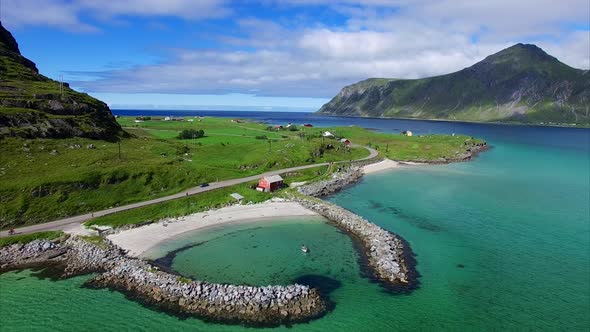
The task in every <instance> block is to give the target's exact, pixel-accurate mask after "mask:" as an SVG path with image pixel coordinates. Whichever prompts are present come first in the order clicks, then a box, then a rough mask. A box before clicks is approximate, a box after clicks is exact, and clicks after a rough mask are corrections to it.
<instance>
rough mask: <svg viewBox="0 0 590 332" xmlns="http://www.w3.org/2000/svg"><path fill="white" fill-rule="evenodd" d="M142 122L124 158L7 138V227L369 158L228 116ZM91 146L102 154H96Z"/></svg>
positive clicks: (109, 150) (115, 150) (112, 149)
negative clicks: (188, 132) (189, 134)
mask: <svg viewBox="0 0 590 332" xmlns="http://www.w3.org/2000/svg"><path fill="white" fill-rule="evenodd" d="M121 123H122V124H123V125H131V124H132V123H133V125H135V124H134V122H133V119H130V118H122V119H121ZM140 125H141V128H140V127H129V128H127V131H128V132H129V133H131V134H133V137H130V138H125V139H123V140H122V141H121V158H119V145H118V144H117V143H116V142H107V141H95V140H91V139H86V138H67V139H21V138H6V139H4V140H3V141H2V144H0V204H1V206H2V209H0V226H2V227H6V226H7V225H24V224H34V223H39V222H43V221H48V220H52V219H56V218H59V217H65V216H70V215H75V214H80V213H84V212H88V211H95V210H99V209H103V208H108V207H110V206H117V205H123V204H127V203H131V202H136V201H141V200H145V199H149V198H154V197H159V196H164V195H167V194H172V193H176V192H178V191H180V190H182V189H186V188H189V187H193V186H196V185H199V184H201V183H203V182H213V181H217V180H224V179H231V178H239V177H244V176H249V175H254V174H260V173H263V172H265V171H268V170H273V169H281V168H286V167H291V166H298V165H305V164H311V163H316V162H324V161H337V160H350V159H357V158H362V157H364V156H367V155H368V152H367V151H366V149H363V148H356V149H351V150H347V149H344V148H338V149H331V150H327V149H325V145H323V144H322V142H321V140H320V139H319V138H311V137H309V138H301V137H299V132H290V131H281V132H280V133H277V132H271V131H267V130H266V128H267V126H266V125H261V124H256V123H231V122H230V121H229V120H228V119H217V118H206V119H203V120H202V122H194V123H191V122H164V121H149V122H144V123H142V124H140ZM189 127H190V128H196V129H203V130H204V131H205V134H206V137H203V138H200V139H197V140H194V141H193V140H192V139H189V140H179V139H177V138H176V137H177V136H178V133H179V132H180V131H181V130H183V129H186V128H189ZM256 136H259V138H256ZM260 136H267V137H268V138H269V139H260ZM269 142H270V143H269ZM91 144H92V145H93V146H94V147H95V148H94V149H88V147H89V146H91Z"/></svg>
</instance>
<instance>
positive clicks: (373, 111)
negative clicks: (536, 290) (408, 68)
mask: <svg viewBox="0 0 590 332" xmlns="http://www.w3.org/2000/svg"><path fill="white" fill-rule="evenodd" d="M589 108H590V73H589V71H588V70H580V69H575V68H572V67H569V66H568V65H566V64H564V63H562V62H560V61H559V60H557V59H556V58H554V57H552V56H550V55H549V54H547V53H545V52H544V51H543V50H542V49H540V48H539V47H537V46H535V45H524V44H517V45H514V46H512V47H509V48H507V49H505V50H502V51H500V52H498V53H496V54H493V55H490V56H488V57H487V58H485V59H484V60H483V61H481V62H478V63H476V64H475V65H473V66H471V67H468V68H465V69H463V70H460V71H458V72H455V73H452V74H447V75H442V76H436V77H429V78H422V79H413V80H410V79H387V78H371V79H367V80H364V81H361V82H359V83H356V84H353V85H349V86H346V87H344V88H343V89H342V90H341V91H340V93H339V94H338V95H337V96H336V97H334V98H333V99H332V100H331V101H330V102H328V103H327V104H325V105H324V106H322V108H321V109H320V110H319V113H321V114H330V115H341V116H367V117H395V118H419V119H444V120H460V121H461V120H462V121H494V122H521V123H555V124H564V123H567V124H571V123H576V124H583V125H589V124H590V109H589Z"/></svg>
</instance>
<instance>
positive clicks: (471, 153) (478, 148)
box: [408, 142, 490, 164]
mask: <svg viewBox="0 0 590 332" xmlns="http://www.w3.org/2000/svg"><path fill="white" fill-rule="evenodd" d="M489 148H490V147H489V145H488V144H487V142H483V143H474V144H473V145H471V146H469V147H468V148H467V149H465V152H463V153H458V152H457V154H455V155H454V156H444V157H440V158H438V159H435V160H426V159H412V160H408V161H409V162H416V163H422V164H450V163H457V162H462V161H470V160H471V159H473V158H474V157H476V156H477V155H478V154H479V153H480V152H483V151H486V150H488V149H489Z"/></svg>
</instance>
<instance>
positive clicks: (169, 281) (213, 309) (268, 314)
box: [0, 238, 328, 326]
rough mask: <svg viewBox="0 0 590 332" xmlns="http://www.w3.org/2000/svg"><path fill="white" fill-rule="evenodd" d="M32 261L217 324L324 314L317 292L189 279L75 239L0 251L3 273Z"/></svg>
mask: <svg viewBox="0 0 590 332" xmlns="http://www.w3.org/2000/svg"><path fill="white" fill-rule="evenodd" d="M105 241H106V240H105ZM33 263H35V264H58V263H59V264H63V265H64V270H63V275H62V277H69V276H74V275H78V274H86V273H89V272H96V273H98V275H97V276H96V277H94V278H93V279H90V280H89V281H88V282H87V286H91V287H99V288H103V287H104V288H111V289H116V290H120V291H122V292H125V293H126V294H129V295H130V296H131V297H132V298H134V299H139V300H141V301H143V302H144V303H147V304H150V305H152V306H156V307H158V308H161V309H164V310H169V311H171V312H173V313H176V314H185V315H192V316H196V317H199V318H203V319H206V320H211V321H216V322H226V323H239V324H246V325H263V326H275V325H279V324H291V323H296V322H304V321H308V320H310V319H313V318H316V317H320V316H322V315H323V314H325V312H326V311H327V310H328V305H327V302H326V300H325V299H323V298H322V297H321V296H320V293H319V291H318V290H316V289H312V288H310V287H308V286H305V285H298V284H294V285H288V286H265V287H252V286H236V285H227V284H215V283H208V282H206V281H193V280H189V279H186V278H183V277H181V276H177V275H174V274H171V273H168V272H164V271H159V270H158V268H157V267H155V266H152V265H150V264H149V263H147V262H145V261H143V260H140V259H137V258H131V257H128V256H126V255H125V254H124V252H123V251H121V250H120V248H118V247H116V246H113V245H111V244H110V243H107V242H105V244H104V246H101V247H99V246H97V245H94V244H91V243H88V242H86V241H84V240H81V239H78V238H72V239H68V240H67V241H65V242H63V243H54V242H52V241H48V240H38V241H33V242H30V243H28V244H25V245H21V244H18V245H11V246H8V247H5V248H1V249H0V269H2V270H7V269H16V268H23V267H28V266H31V264H33Z"/></svg>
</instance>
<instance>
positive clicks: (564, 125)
mask: <svg viewBox="0 0 590 332" xmlns="http://www.w3.org/2000/svg"><path fill="white" fill-rule="evenodd" d="M311 114H312V116H325V117H334V118H360V119H379V120H409V121H431V122H451V123H473V124H490V125H497V126H524V127H555V128H579V129H590V125H584V124H580V125H575V126H572V125H570V124H540V123H522V122H497V121H494V122H487V121H468V120H449V119H422V118H403V117H386V116H381V117H379V116H361V115H338V114H329V113H320V112H319V111H315V112H311Z"/></svg>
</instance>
